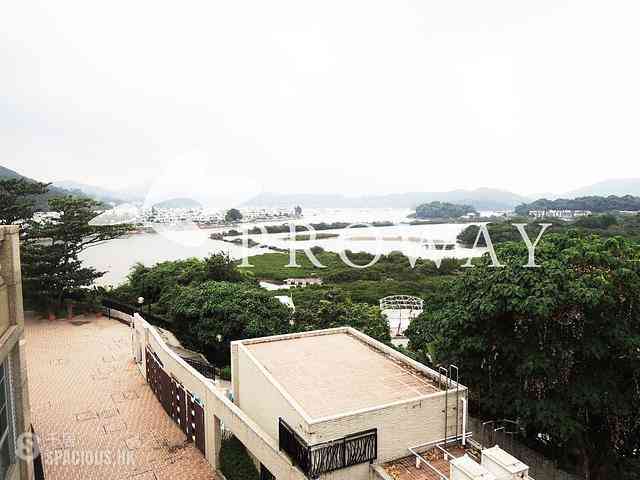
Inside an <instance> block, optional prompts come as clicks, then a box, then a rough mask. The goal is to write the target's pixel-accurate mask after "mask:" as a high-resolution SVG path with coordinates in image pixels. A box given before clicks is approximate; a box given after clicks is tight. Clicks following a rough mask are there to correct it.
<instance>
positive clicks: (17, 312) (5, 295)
mask: <svg viewBox="0 0 640 480" xmlns="http://www.w3.org/2000/svg"><path fill="white" fill-rule="evenodd" d="M18 232H19V229H18V227H17V226H0V363H4V364H5V365H6V366H7V367H8V368H7V370H6V373H5V381H7V382H8V383H7V387H8V388H7V390H8V392H7V393H8V397H9V398H10V400H9V401H10V403H11V407H12V410H13V412H12V413H13V422H12V423H13V425H12V429H13V432H12V436H13V438H14V442H15V439H16V438H18V437H19V436H20V435H21V434H23V433H25V432H27V431H30V426H31V412H30V407H29V391H28V383H27V370H26V365H25V362H24V359H23V353H22V350H23V347H21V344H24V341H25V340H24V311H23V304H22V277H21V271H20V243H19V237H18ZM13 461H14V464H13V465H12V467H11V468H10V473H9V477H8V478H11V479H21V480H30V479H32V478H33V462H32V461H30V460H23V459H19V458H13Z"/></svg>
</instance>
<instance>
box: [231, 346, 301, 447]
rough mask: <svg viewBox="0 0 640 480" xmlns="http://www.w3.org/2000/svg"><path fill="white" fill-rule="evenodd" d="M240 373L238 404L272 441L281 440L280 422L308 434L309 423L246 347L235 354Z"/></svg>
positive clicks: (236, 376)
mask: <svg viewBox="0 0 640 480" xmlns="http://www.w3.org/2000/svg"><path fill="white" fill-rule="evenodd" d="M232 355H235V356H236V361H235V364H236V366H237V370H236V371H234V372H233V375H234V378H233V380H234V388H235V386H236V385H237V390H234V395H235V403H236V405H238V407H240V408H241V409H242V410H243V411H244V412H246V413H247V415H249V416H250V417H251V418H252V419H253V420H254V421H255V422H256V423H257V424H258V425H260V427H261V428H262V429H263V430H264V431H265V432H267V434H269V435H270V436H271V437H272V438H275V439H277V438H278V418H282V419H283V420H284V421H285V422H287V423H288V424H289V425H290V426H291V427H292V428H294V429H295V430H296V431H297V432H298V433H299V434H300V435H302V436H304V434H305V433H306V432H307V430H308V423H307V422H306V421H305V419H303V418H302V416H301V414H300V413H299V412H298V411H297V410H296V409H295V408H294V407H293V406H292V405H291V402H290V400H289V399H288V398H286V397H285V395H284V394H283V393H282V392H281V391H280V390H279V389H278V388H277V387H276V386H275V385H274V383H273V382H272V381H270V379H269V378H268V377H267V375H268V373H266V372H265V371H264V370H263V369H261V368H260V367H259V365H258V363H257V362H256V361H255V360H254V359H253V357H252V356H251V353H250V352H249V351H248V349H247V348H246V347H245V346H243V345H241V344H240V345H237V348H235V349H234V350H232ZM235 392H238V393H237V394H235Z"/></svg>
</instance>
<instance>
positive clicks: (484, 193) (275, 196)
mask: <svg viewBox="0 0 640 480" xmlns="http://www.w3.org/2000/svg"><path fill="white" fill-rule="evenodd" d="M0 178H27V177H24V176H23V175H20V174H19V173H18V172H15V171H13V170H10V169H8V168H5V167H0ZM28 180H32V179H28ZM32 181H33V180H32ZM147 188H148V187H145V186H141V187H140V188H135V189H126V190H118V189H112V188H108V187H98V186H94V185H87V184H83V183H80V182H75V181H58V182H53V184H52V186H51V187H49V190H50V191H49V193H48V194H47V196H46V197H47V198H50V197H52V196H59V195H84V196H88V197H91V198H94V199H96V200H99V201H101V202H104V203H109V204H120V203H125V202H130V203H140V202H142V201H143V200H144V195H145V193H144V192H145V191H146V190H147ZM592 195H598V196H608V195H618V196H623V195H634V196H640V178H630V179H611V180H605V181H602V182H598V183H595V184H593V185H589V186H585V187H582V188H578V189H576V190H572V191H570V192H565V193H562V194H555V195H554V194H550V193H549V194H540V195H530V196H525V195H520V194H517V193H513V192H509V191H507V190H499V189H494V188H477V189H474V190H451V191H447V192H409V193H394V194H388V195H363V196H359V197H349V196H346V195H340V194H309V193H301V194H288V193H261V194H259V195H257V196H255V197H254V198H252V199H251V200H249V201H247V202H245V203H244V204H243V205H242V206H246V207H283V208H291V207H293V206H296V205H300V206H301V207H302V208H303V209H304V208H415V207H417V206H418V205H421V204H423V203H428V202H434V201H440V202H448V203H454V204H462V205H471V206H472V207H474V208H475V209H476V210H479V211H482V210H485V211H486V210H494V211H495V210H511V209H513V208H515V207H516V206H518V205H521V204H524V203H530V202H532V201H534V200H537V199H540V198H546V199H549V200H554V199H557V198H566V199H571V198H576V197H585V196H592ZM168 204H169V205H173V204H180V205H182V206H188V207H195V206H197V202H195V201H194V202H188V201H187V200H186V199H182V198H179V199H174V200H171V201H169V203H168Z"/></svg>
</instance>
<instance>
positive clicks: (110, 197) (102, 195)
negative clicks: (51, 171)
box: [52, 180, 144, 205]
mask: <svg viewBox="0 0 640 480" xmlns="http://www.w3.org/2000/svg"><path fill="white" fill-rule="evenodd" d="M52 185H54V186H55V187H58V188H63V189H65V190H72V191H79V192H82V193H83V194H85V195H87V196H89V197H91V198H94V199H96V200H99V201H101V202H104V203H114V204H116V205H117V204H120V203H127V202H141V201H143V200H144V195H140V194H138V193H131V192H130V191H128V190H112V189H109V188H104V187H97V186H95V185H87V184H85V183H80V182H74V181H73V180H61V181H56V182H53V183H52Z"/></svg>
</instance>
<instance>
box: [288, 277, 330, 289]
mask: <svg viewBox="0 0 640 480" xmlns="http://www.w3.org/2000/svg"><path fill="white" fill-rule="evenodd" d="M284 283H285V285H289V286H291V287H294V288H295V287H306V286H307V285H322V279H321V278H317V277H301V278H287V279H286V280H285V281H284Z"/></svg>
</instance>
